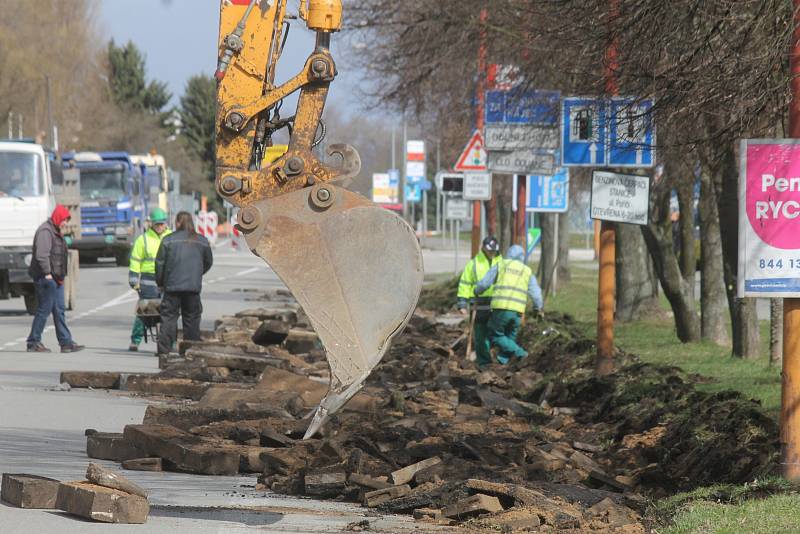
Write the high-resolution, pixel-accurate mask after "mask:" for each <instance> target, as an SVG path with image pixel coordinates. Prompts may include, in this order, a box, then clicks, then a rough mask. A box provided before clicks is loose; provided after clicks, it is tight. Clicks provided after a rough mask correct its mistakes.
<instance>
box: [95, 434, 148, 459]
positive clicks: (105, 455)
mask: <svg viewBox="0 0 800 534" xmlns="http://www.w3.org/2000/svg"><path fill="white" fill-rule="evenodd" d="M86 456H88V457H89V458H95V459H97V460H112V461H114V462H124V461H125V460H131V459H133V458H141V457H143V456H145V455H144V454H142V451H140V450H139V449H137V448H136V447H135V446H134V445H133V444H132V443H130V442H129V441H127V440H125V438H124V437H123V435H122V434H121V433H117V432H95V433H94V434H90V435H88V436H86Z"/></svg>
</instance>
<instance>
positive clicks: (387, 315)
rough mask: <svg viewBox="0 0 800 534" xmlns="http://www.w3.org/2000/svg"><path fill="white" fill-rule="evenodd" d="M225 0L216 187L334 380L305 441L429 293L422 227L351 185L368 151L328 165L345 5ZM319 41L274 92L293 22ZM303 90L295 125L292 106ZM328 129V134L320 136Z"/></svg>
mask: <svg viewBox="0 0 800 534" xmlns="http://www.w3.org/2000/svg"><path fill="white" fill-rule="evenodd" d="M287 1H288V0H221V8H220V40H219V59H218V66H217V72H216V78H217V82H218V84H217V116H216V186H217V191H218V192H219V194H220V195H221V196H222V197H223V198H225V199H226V200H228V201H229V202H231V203H232V204H234V205H236V206H238V207H239V208H240V209H239V215H238V227H239V229H240V230H241V231H242V232H243V233H244V235H245V238H246V240H247V243H248V246H249V247H250V249H251V250H252V251H253V252H254V253H255V254H256V255H258V256H260V257H261V258H263V259H264V260H265V261H266V262H267V263H268V264H269V265H270V267H272V269H273V270H274V271H275V273H276V274H277V275H278V276H279V277H280V278H281V280H282V281H283V282H284V283H285V284H286V286H287V287H288V288H289V289H290V290H291V291H292V293H293V294H294V296H295V298H296V299H297V301H298V302H299V304H300V305H301V306H302V307H303V310H304V311H305V312H306V314H307V315H308V317H309V319H310V321H311V324H312V326H313V327H314V329H315V330H316V332H317V335H318V336H319V338H320V341H321V343H322V345H323V346H324V348H325V353H326V357H327V359H328V363H329V366H330V377H331V383H330V388H329V391H328V393H327V395H326V396H325V397H324V398H323V399H322V401H321V402H320V405H319V406H318V407H317V409H316V411H315V413H314V415H313V418H312V420H311V422H310V425H309V427H308V431H307V432H306V438H308V437H311V436H312V435H314V434H315V433H316V432H317V430H319V428H320V427H321V426H322V425H323V424H324V422H325V421H326V420H327V418H328V416H330V415H331V414H333V413H335V412H336V411H337V410H339V409H340V408H341V407H342V406H343V405H344V404H345V403H346V402H347V401H348V400H349V399H350V398H352V397H353V395H355V394H356V393H357V392H358V391H359V390H360V389H361V387H362V386H363V384H364V381H365V380H366V378H367V376H368V375H369V373H370V372H371V371H372V369H373V368H374V367H375V366H376V365H377V364H378V362H380V360H381V358H382V357H383V355H384V354H385V353H386V351H387V350H388V348H389V346H390V343H391V341H392V339H393V338H394V337H395V336H396V335H397V334H398V333H399V332H400V331H402V329H403V328H404V327H405V325H406V324H407V322H408V320H409V319H410V317H411V314H412V313H413V310H414V308H415V306H416V303H417V299H418V297H419V292H420V290H421V287H422V276H423V269H422V253H421V251H420V248H419V244H418V241H417V238H416V236H415V234H414V232H413V230H412V228H411V227H410V226H409V225H408V224H407V223H406V222H405V221H403V220H402V219H401V218H400V217H398V216H397V215H395V214H393V213H391V212H390V211H388V210H385V209H383V208H381V207H379V206H377V205H375V204H373V203H372V202H370V201H369V200H367V199H366V198H364V197H362V196H360V195H358V194H356V193H353V192H351V191H348V190H347V189H346V187H347V186H348V185H349V183H350V181H351V180H352V178H354V177H355V176H357V175H358V173H359V171H360V169H361V161H360V158H359V156H358V152H356V150H355V149H354V148H352V147H351V146H349V145H346V144H334V145H330V146H329V147H328V151H327V152H328V156H331V157H333V158H334V159H338V160H339V161H338V164H335V165H334V164H331V163H328V162H326V161H323V160H322V159H320V157H318V152H319V149H318V148H315V147H316V146H317V145H319V144H320V143H321V141H322V139H321V137H323V136H324V127H323V128H320V124H321V117H322V113H323V111H324V108H325V101H326V98H327V95H328V89H329V87H330V84H331V82H332V81H333V80H334V79H335V77H336V64H335V63H334V60H333V56H332V55H331V52H330V40H331V35H332V34H333V33H334V32H337V31H338V30H339V29H340V28H341V20H342V3H341V0H300V9H299V13H298V16H297V17H293V16H291V15H289V14H288V13H287ZM297 18H299V19H301V20H303V21H305V23H306V26H307V27H308V28H309V29H310V30H312V31H314V32H316V45H315V47H314V49H313V50H312V51H310V52H309V56H308V58H307V59H306V61H305V63H304V64H303V65H302V67H301V68H300V70H299V72H298V73H297V74H296V75H295V76H293V77H292V78H290V79H289V80H287V81H285V82H283V83H282V84H279V85H276V82H275V71H276V67H277V64H278V60H279V59H280V57H281V52H282V51H283V46H284V45H285V42H286V40H285V39H286V36H287V32H288V30H289V24H290V23H291V21H292V20H296V19H297ZM297 91H299V92H300V94H299V97H298V103H297V109H296V111H295V113H294V115H293V116H291V117H282V116H281V110H282V103H283V100H284V98H286V97H287V96H288V95H290V94H292V93H295V92H297ZM284 128H285V129H287V131H288V133H289V148H288V150H287V152H286V153H285V154H284V155H283V156H281V157H280V158H278V159H277V160H275V161H272V162H267V161H266V160H265V159H264V154H265V152H266V149H267V148H268V147H269V146H271V145H272V136H273V134H274V133H275V132H277V131H279V130H281V129H284ZM320 131H322V133H320Z"/></svg>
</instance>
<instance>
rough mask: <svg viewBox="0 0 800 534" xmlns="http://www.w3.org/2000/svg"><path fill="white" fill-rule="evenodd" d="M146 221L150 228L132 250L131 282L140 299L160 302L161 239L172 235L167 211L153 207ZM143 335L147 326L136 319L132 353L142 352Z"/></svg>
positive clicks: (138, 239) (129, 279)
mask: <svg viewBox="0 0 800 534" xmlns="http://www.w3.org/2000/svg"><path fill="white" fill-rule="evenodd" d="M147 221H148V222H149V223H150V227H149V228H148V229H147V230H146V231H145V232H144V233H143V234H142V235H140V236H139V237H138V238H137V239H136V241H135V242H134V243H133V248H132V249H131V262H130V268H129V271H128V283H129V284H130V286H131V288H133V289H135V290H136V291H138V292H139V298H140V299H158V298H161V292H160V291H159V289H158V284H156V255H157V254H158V249H159V247H160V246H161V240H162V239H164V238H165V237H166V236H168V235H169V234H170V231H169V228H168V227H167V222H168V219H167V212H166V211H164V210H163V209H161V208H153V210H152V211H150V217H148V219H147ZM144 332H145V327H144V323H143V322H142V320H141V319H139V318H138V317H136V318H135V319H134V320H133V330H132V331H131V344H130V346H129V347H128V350H130V351H132V352H136V351H137V350H139V344H140V343H141V342H142V338H144Z"/></svg>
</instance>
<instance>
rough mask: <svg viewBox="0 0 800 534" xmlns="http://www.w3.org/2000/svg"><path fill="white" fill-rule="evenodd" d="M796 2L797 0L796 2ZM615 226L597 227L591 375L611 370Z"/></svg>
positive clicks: (611, 72)
mask: <svg viewBox="0 0 800 534" xmlns="http://www.w3.org/2000/svg"><path fill="white" fill-rule="evenodd" d="M798 1H800V0H798ZM609 3H610V7H611V19H610V22H611V24H614V23H615V22H616V18H617V17H618V16H619V0H609ZM609 30H610V31H609V34H610V36H611V37H610V39H609V42H608V47H607V48H606V58H605V78H606V94H608V95H610V96H613V95H616V94H618V93H619V87H618V85H617V74H616V71H617V69H618V67H619V63H618V61H617V46H618V42H617V38H616V36H615V35H614V31H613V27H610V28H609ZM616 240H617V235H616V227H615V225H614V223H612V222H609V221H603V222H602V224H601V225H600V254H599V263H600V272H599V275H598V277H597V358H596V359H595V373H597V374H598V375H599V376H603V375H607V374H609V373H611V372H613V370H614V308H615V307H616V294H615V293H616V290H617V288H616V264H615V263H616Z"/></svg>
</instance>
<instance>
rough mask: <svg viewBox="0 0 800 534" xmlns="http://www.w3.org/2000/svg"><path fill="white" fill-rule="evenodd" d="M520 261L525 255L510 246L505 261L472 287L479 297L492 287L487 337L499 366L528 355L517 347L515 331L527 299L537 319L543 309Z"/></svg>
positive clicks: (532, 278)
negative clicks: (495, 351)
mask: <svg viewBox="0 0 800 534" xmlns="http://www.w3.org/2000/svg"><path fill="white" fill-rule="evenodd" d="M524 261H525V251H524V250H522V247H521V246H519V245H513V246H512V247H511V248H509V249H508V252H507V253H506V258H505V259H503V260H502V261H500V262H499V263H498V264H497V265H494V266H492V268H491V269H489V272H488V273H486V276H484V277H483V278H482V279H481V280H480V281H479V282H478V283H477V284H476V286H475V294H476V295H480V294H481V293H483V292H484V291H486V289H488V288H489V287H491V286H492V284H494V292H493V293H492V303H491V308H492V317H491V319H490V320H489V337H490V339H491V341H492V345H494V346H496V347H497V348H498V349H499V350H500V352H499V354H498V355H497V361H499V362H500V363H502V364H506V363H508V361H509V359H511V358H512V357H517V358H524V357H526V356H527V355H528V353H527V352H526V351H525V350H524V349H523V348H522V347H520V346H519V345H518V344H517V331H518V330H519V326H520V322H521V318H522V315H523V314H524V313H525V308H526V306H527V304H528V297H529V296H530V297H531V299H532V300H533V302H534V304H535V305H536V309H537V313H538V315H539V316H541V315H542V308H543V306H544V302H543V301H542V290H541V289H540V288H539V283H538V282H537V281H536V277H535V276H534V275H533V271H531V268H530V267H528V266H527V265H525V263H524Z"/></svg>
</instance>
